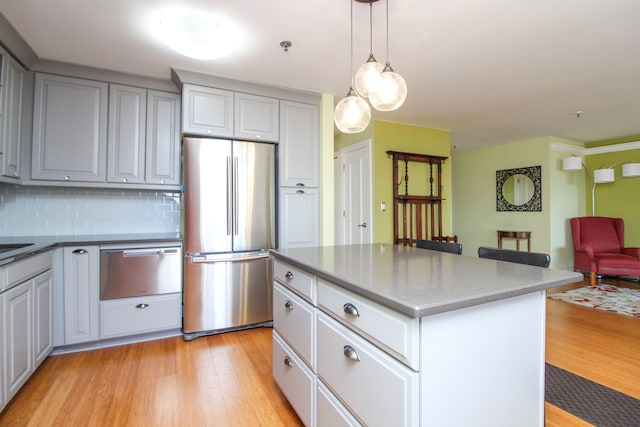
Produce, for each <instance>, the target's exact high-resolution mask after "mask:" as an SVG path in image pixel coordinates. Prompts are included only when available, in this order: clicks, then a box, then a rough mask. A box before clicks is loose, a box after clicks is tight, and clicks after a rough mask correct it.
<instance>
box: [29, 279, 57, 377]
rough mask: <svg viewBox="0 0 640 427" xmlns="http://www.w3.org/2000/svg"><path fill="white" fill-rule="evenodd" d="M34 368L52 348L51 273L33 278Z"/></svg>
mask: <svg viewBox="0 0 640 427" xmlns="http://www.w3.org/2000/svg"><path fill="white" fill-rule="evenodd" d="M33 314H34V322H33V326H34V329H33V339H34V369H35V368H37V367H38V366H39V365H40V363H42V361H43V360H44V359H45V358H46V357H47V356H48V355H49V353H51V350H52V349H53V273H52V271H51V270H49V271H47V272H46V273H43V274H41V275H39V276H38V277H36V278H35V279H33Z"/></svg>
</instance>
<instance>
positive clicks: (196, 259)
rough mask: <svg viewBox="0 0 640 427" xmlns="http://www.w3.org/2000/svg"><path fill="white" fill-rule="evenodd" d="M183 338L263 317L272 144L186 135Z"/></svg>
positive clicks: (271, 236) (266, 310) (270, 238)
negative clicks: (189, 136)
mask: <svg viewBox="0 0 640 427" xmlns="http://www.w3.org/2000/svg"><path fill="white" fill-rule="evenodd" d="M183 155H184V197H185V230H184V235H185V286H184V322H183V333H184V339H185V340H191V339H194V338H197V337H199V336H202V335H208V334H212V333H218V332H224V331H228V330H234V329H244V328H248V327H254V326H262V325H268V324H270V322H271V320H272V318H273V317H272V307H271V301H272V290H271V283H270V274H269V271H270V270H269V268H270V267H269V262H268V256H269V254H268V251H267V250H268V249H270V248H273V247H275V235H276V234H275V145H274V144H268V143H260V142H245V141H229V140H219V139H205V138H185V139H184V141H183Z"/></svg>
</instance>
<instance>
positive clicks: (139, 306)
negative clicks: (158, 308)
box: [136, 303, 149, 308]
mask: <svg viewBox="0 0 640 427" xmlns="http://www.w3.org/2000/svg"><path fill="white" fill-rule="evenodd" d="M147 307H149V304H145V303H141V304H138V305H136V308H147Z"/></svg>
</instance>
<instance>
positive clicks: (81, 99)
mask: <svg viewBox="0 0 640 427" xmlns="http://www.w3.org/2000/svg"><path fill="white" fill-rule="evenodd" d="M107 94H108V85H107V83H102V82H97V81H92V80H84V79H77V78H71V77H61V76H53V75H47V74H36V82H35V95H34V116H33V153H32V170H31V174H32V178H33V179H43V180H58V181H88V182H104V181H105V179H106V163H107V162H106V160H105V156H106V151H107V149H106V148H107Z"/></svg>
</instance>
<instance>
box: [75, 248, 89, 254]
mask: <svg viewBox="0 0 640 427" xmlns="http://www.w3.org/2000/svg"><path fill="white" fill-rule="evenodd" d="M72 253H73V254H76V255H84V254H86V253H87V251H86V250H84V249H76V250H75V251H73V252H72Z"/></svg>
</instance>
